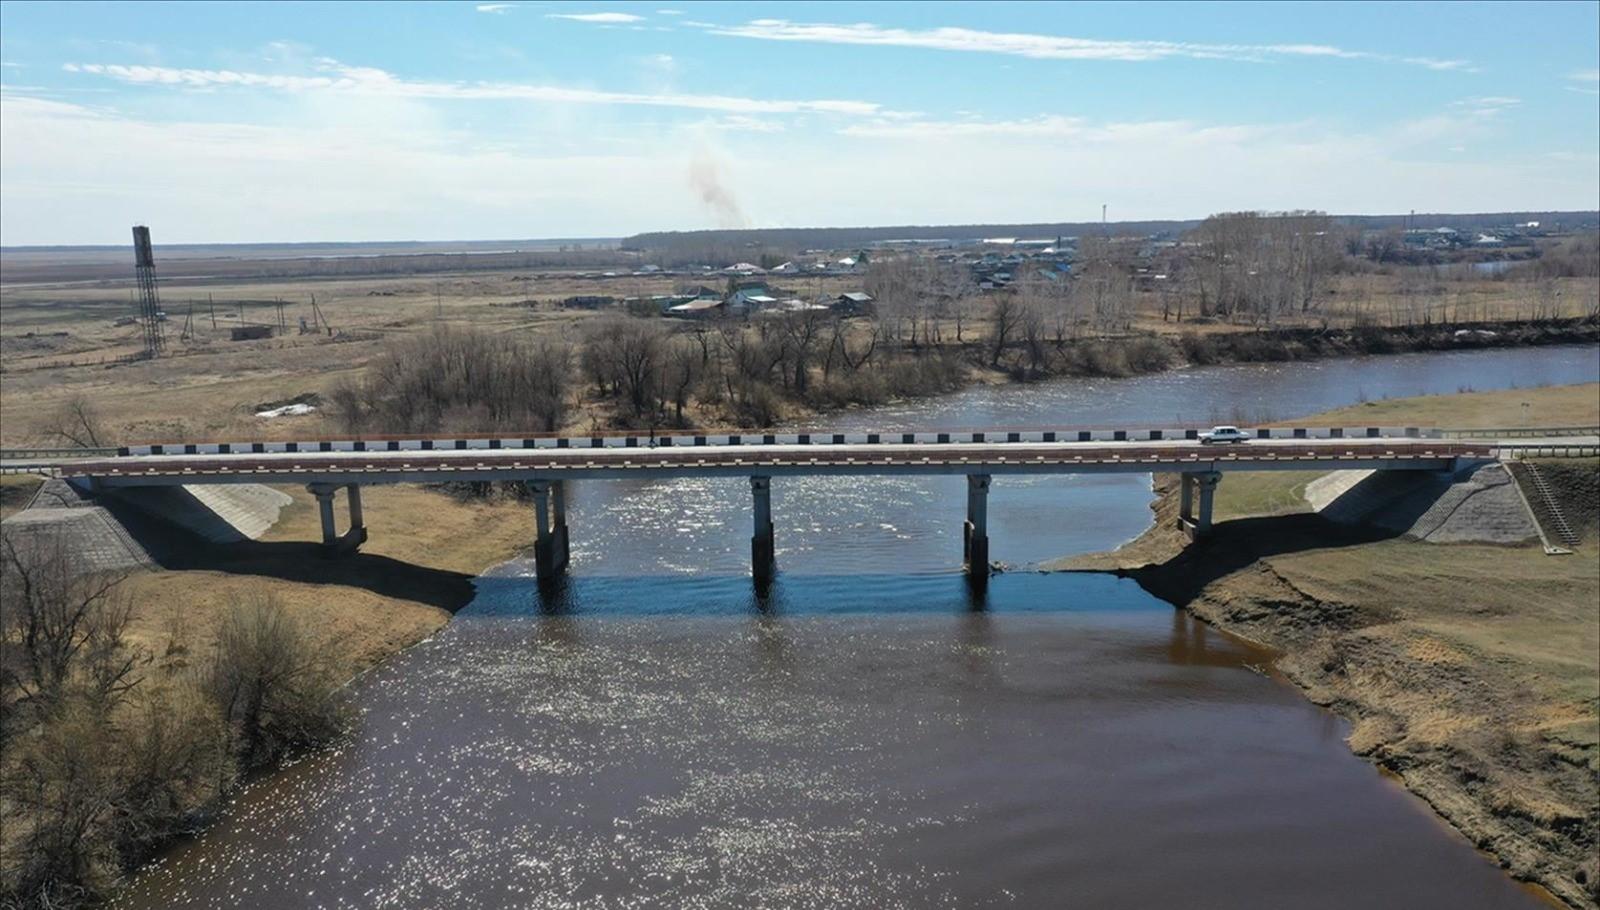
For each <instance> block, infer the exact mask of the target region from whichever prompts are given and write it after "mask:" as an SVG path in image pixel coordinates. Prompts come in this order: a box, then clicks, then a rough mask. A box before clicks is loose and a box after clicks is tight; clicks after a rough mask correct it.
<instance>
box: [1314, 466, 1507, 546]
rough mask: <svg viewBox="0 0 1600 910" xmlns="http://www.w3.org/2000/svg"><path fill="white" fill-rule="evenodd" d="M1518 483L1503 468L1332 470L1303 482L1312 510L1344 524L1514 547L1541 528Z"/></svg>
mask: <svg viewBox="0 0 1600 910" xmlns="http://www.w3.org/2000/svg"><path fill="white" fill-rule="evenodd" d="M1514 484H1515V481H1513V480H1512V478H1511V475H1510V473H1509V472H1508V471H1507V469H1506V467H1505V466H1504V465H1501V464H1498V463H1493V464H1484V465H1474V466H1472V467H1469V468H1466V469H1464V470H1462V471H1459V472H1457V473H1456V474H1453V475H1449V476H1441V475H1438V474H1426V473H1422V472H1416V473H1409V472H1399V471H1334V472H1331V473H1329V474H1327V475H1324V476H1323V477H1319V478H1317V479H1316V480H1313V481H1311V482H1310V483H1308V484H1306V487H1305V498H1306V502H1307V503H1308V504H1309V505H1310V507H1311V509H1312V511H1314V512H1315V513H1316V514H1318V515H1321V516H1322V517H1323V518H1325V519H1327V520H1329V521H1332V522H1336V523H1338V524H1341V525H1347V526H1352V527H1361V526H1368V527H1372V528H1380V529H1384V530H1389V531H1393V532H1395V533H1396V534H1400V535H1403V536H1405V537H1409V538H1412V539H1415V540H1423V541H1427V542H1430V543H1500V544H1517V543H1522V542H1524V541H1527V540H1529V539H1530V538H1533V537H1535V536H1537V534H1538V529H1537V528H1535V527H1534V524H1533V519H1532V516H1530V515H1529V514H1528V511H1527V509H1526V508H1525V507H1524V505H1523V501H1522V497H1520V496H1518V495H1517V490H1516V487H1515V485H1514Z"/></svg>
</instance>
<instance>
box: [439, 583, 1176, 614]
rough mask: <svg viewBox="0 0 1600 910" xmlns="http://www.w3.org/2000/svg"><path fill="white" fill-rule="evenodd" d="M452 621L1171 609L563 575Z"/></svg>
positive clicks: (928, 587)
mask: <svg viewBox="0 0 1600 910" xmlns="http://www.w3.org/2000/svg"><path fill="white" fill-rule="evenodd" d="M475 584H476V585H477V596H476V597H474V598H473V600H472V602H471V603H470V604H468V605H467V606H466V607H464V608H463V609H462V610H461V611H460V613H459V614H458V615H459V617H460V618H461V619H463V620H468V619H472V618H475V617H515V616H547V617H562V616H566V617H571V616H665V615H687V616H737V615H747V616H757V617H763V616H765V617H777V616H799V615H812V614H835V615H843V614H861V613H876V614H903V613H915V614H947V615H949V614H963V613H985V612H1005V613H1024V612H1025V613H1041V612H1064V611H1095V612H1107V611H1111V612H1115V611H1126V610H1171V609H1172V607H1171V606H1170V605H1169V604H1166V603H1164V602H1162V601H1161V600H1158V599H1157V598H1155V597H1153V596H1151V595H1150V594H1148V593H1146V592H1145V591H1144V590H1142V589H1141V588H1140V587H1139V586H1138V585H1137V584H1135V583H1133V582H1131V581H1128V580H1125V579H1119V578H1116V577H1113V576H1110V575H1091V574H1075V573H1048V572H1014V573H1005V574H999V575H995V576H993V577H991V578H989V579H988V580H987V582H986V583H975V582H973V581H972V580H969V579H968V578H967V576H966V575H965V574H962V573H956V572H947V573H938V574H933V573H930V574H918V575H887V574H877V575H785V574H779V575H778V577H777V578H776V579H775V580H774V581H773V582H772V584H771V585H770V586H769V587H768V589H767V591H766V593H765V596H762V594H760V593H758V592H757V590H756V589H755V586H754V585H753V584H752V583H751V581H750V579H749V577H747V576H737V575H721V576H706V575H681V576H621V575H569V576H566V577H564V578H561V579H559V580H557V581H556V582H555V583H553V584H549V585H541V584H539V583H538V582H537V581H535V580H534V579H533V578H531V577H526V576H484V577H480V578H478V579H477V580H476V581H475Z"/></svg>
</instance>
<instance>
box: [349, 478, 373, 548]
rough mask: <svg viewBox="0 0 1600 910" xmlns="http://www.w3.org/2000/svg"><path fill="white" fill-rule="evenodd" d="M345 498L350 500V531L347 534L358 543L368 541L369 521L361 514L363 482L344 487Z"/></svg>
mask: <svg viewBox="0 0 1600 910" xmlns="http://www.w3.org/2000/svg"><path fill="white" fill-rule="evenodd" d="M344 495H345V498H346V499H348V500H349V501H350V532H349V534H347V535H346V536H348V537H350V538H351V539H353V540H354V541H355V542H356V543H357V544H363V543H366V542H367V521H366V519H365V518H364V517H363V516H362V514H361V484H359V483H352V484H348V485H346V486H345V488H344Z"/></svg>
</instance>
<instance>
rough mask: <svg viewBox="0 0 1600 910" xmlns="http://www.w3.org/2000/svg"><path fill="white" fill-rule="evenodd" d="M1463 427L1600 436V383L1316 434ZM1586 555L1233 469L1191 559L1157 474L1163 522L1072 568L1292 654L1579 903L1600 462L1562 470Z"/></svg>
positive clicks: (1597, 635)
mask: <svg viewBox="0 0 1600 910" xmlns="http://www.w3.org/2000/svg"><path fill="white" fill-rule="evenodd" d="M1379 415H1381V416H1383V417H1384V418H1393V419H1404V420H1407V421H1413V422H1418V423H1430V424H1435V423H1444V424H1449V425H1455V426H1473V425H1478V426H1491V425H1526V424H1541V423H1544V424H1566V425H1594V424H1596V423H1600V386H1596V385H1593V384H1587V385H1582V386H1569V387H1554V388H1548V389H1530V390H1510V391H1504V392H1494V393H1477V394H1461V395H1451V396H1430V397H1426V398H1418V399H1397V400H1389V401H1385V402H1374V403H1371V404H1369V405H1361V406H1357V407H1354V408H1345V409H1340V410H1337V411H1332V412H1327V413H1323V414H1318V415H1314V416H1312V417H1308V418H1306V419H1307V420H1311V421H1316V422H1322V421H1327V422H1331V423H1339V422H1341V421H1352V422H1355V423H1366V422H1368V421H1367V420H1366V419H1365V418H1366V417H1368V416H1371V417H1377V416H1379ZM1545 474H1546V476H1547V477H1548V478H1550V480H1551V483H1552V485H1554V486H1555V487H1556V489H1557V495H1558V496H1563V497H1564V498H1566V499H1567V500H1568V501H1569V503H1571V506H1569V518H1571V519H1572V520H1573V521H1574V526H1575V529H1576V530H1577V531H1578V533H1579V535H1580V540H1579V545H1578V546H1577V547H1576V548H1575V549H1576V554H1575V555H1573V556H1567V557H1550V556H1546V555H1545V554H1544V553H1543V551H1542V549H1541V548H1540V547H1539V546H1538V544H1537V541H1534V542H1531V543H1525V544H1522V545H1515V546H1507V545H1487V544H1433V543H1423V542H1419V541H1415V540H1411V539H1406V538H1402V537H1396V536H1395V534H1394V532H1392V531H1381V530H1378V529H1375V528H1372V527H1362V526H1347V525H1340V524H1335V523H1334V522H1332V521H1329V520H1326V519H1324V518H1323V517H1321V516H1319V515H1315V514H1311V511H1312V510H1311V506H1310V504H1309V503H1308V502H1307V500H1306V497H1305V488H1306V484H1307V483H1309V482H1310V481H1312V480H1313V478H1312V477H1310V476H1301V475H1299V474H1283V475H1272V474H1249V473H1237V474H1235V473H1230V474H1228V475H1227V476H1226V478H1225V479H1224V480H1223V482H1222V484H1221V485H1220V486H1219V488H1218V493H1217V517H1218V520H1219V523H1218V525H1217V527H1216V530H1215V534H1214V535H1213V536H1212V537H1211V538H1210V539H1207V540H1205V541H1201V542H1198V543H1195V544H1189V543H1187V540H1186V538H1185V537H1184V535H1183V534H1182V533H1181V532H1180V531H1179V530H1178V529H1177V527H1176V513H1177V507H1178V505H1177V483H1176V478H1175V477H1173V476H1158V477H1156V478H1155V482H1154V491H1155V493H1156V499H1155V502H1154V503H1153V504H1152V509H1153V510H1154V512H1155V524H1154V526H1153V527H1151V528H1150V529H1149V530H1148V531H1147V532H1146V533H1145V534H1143V535H1141V536H1140V537H1139V538H1137V539H1136V540H1134V541H1132V542H1130V543H1128V544H1127V545H1125V546H1123V547H1122V548H1120V549H1118V550H1116V551H1114V552H1111V553H1104V554H1094V555H1090V556H1083V557H1076V558H1072V559H1067V560H1062V561H1060V562H1057V563H1054V564H1052V565H1051V568H1056V569H1071V570H1098V571H1112V572H1114V573H1115V574H1117V575H1119V576H1121V577H1126V578H1131V579H1133V580H1135V581H1137V582H1138V583H1139V584H1140V585H1141V586H1142V587H1143V588H1145V589H1146V590H1148V591H1150V592H1151V593H1153V594H1155V595H1157V596H1159V597H1161V598H1162V599H1164V600H1167V601H1168V602H1170V603H1172V604H1174V605H1176V606H1178V607H1180V608H1183V609H1185V610H1187V611H1189V612H1191V613H1193V614H1194V615H1195V616H1197V617H1199V618H1201V619H1204V620H1205V621H1207V622H1209V623H1212V624H1214V625H1216V626H1217V627H1219V628H1221V629H1223V630H1225V631H1228V632H1230V633H1232V634H1236V635H1240V636H1242V637H1244V638H1246V639H1248V640H1251V641H1255V642H1258V643H1260V644H1263V645H1265V646H1267V647H1269V648H1272V649H1273V650H1274V651H1276V652H1277V653H1278V655H1279V656H1278V658H1277V659H1276V661H1275V666H1276V668H1277V670H1278V671H1280V672H1281V673H1282V675H1283V676H1284V677H1285V678H1287V679H1288V680H1289V681H1291V682H1293V683H1294V684H1295V685H1297V686H1298V687H1299V688H1300V689H1301V690H1302V691H1303V692H1305V694H1306V696H1307V697H1308V698H1310V699H1311V700H1312V701H1314V702H1315V703H1317V704H1319V705H1323V706H1326V707H1327V708H1329V709H1330V710H1332V711H1334V712H1336V713H1338V714H1340V715H1341V716H1343V717H1345V718H1347V719H1348V720H1349V721H1350V722H1351V724H1352V729H1351V733H1350V736H1349V738H1348V742H1349V746H1350V748H1351V749H1352V750H1353V751H1354V752H1355V753H1357V754H1358V755H1362V756H1364V757H1366V758H1367V759H1368V760H1370V761H1372V762H1373V763H1375V764H1377V765H1379V766H1380V767H1382V768H1384V769H1386V770H1388V771H1390V772H1393V773H1394V774H1395V775H1396V776H1397V777H1398V778H1399V779H1400V780H1401V781H1402V782H1403V783H1404V784H1405V786H1406V787H1407V788H1408V789H1410V790H1411V791H1412V792H1413V793H1416V794H1417V795H1418V796H1420V797H1421V798H1422V799H1424V800H1425V801H1427V802H1428V803H1429V804H1430V805H1431V806H1432V807H1433V808H1434V809H1435V810H1436V811H1437V812H1438V813H1439V815H1440V816H1442V817H1443V818H1445V819H1446V820H1448V821H1449V822H1450V824H1451V825H1453V826H1454V827H1455V828H1456V829H1457V830H1459V831H1461V832H1462V833H1463V834H1464V835H1465V836H1466V837H1467V838H1468V839H1470V840H1471V841H1472V842H1473V843H1474V844H1475V845H1476V846H1478V847H1479V848H1480V849H1482V850H1484V851H1486V852H1487V853H1489V854H1491V855H1493V856H1494V857H1495V858H1496V859H1497V860H1498V861H1499V862H1500V863H1501V864H1502V865H1504V866H1505V867H1506V869H1507V870H1508V871H1510V872H1511V874H1513V875H1514V876H1516V877H1518V878H1520V879H1523V880H1526V881H1530V882H1533V883H1536V884H1538V885H1540V886H1542V887H1543V888H1545V889H1546V890H1548V891H1549V892H1550V893H1552V894H1553V895H1555V896H1557V897H1558V898H1560V899H1561V900H1563V901H1565V902H1566V903H1568V904H1570V905H1572V906H1591V905H1593V903H1594V902H1595V901H1596V899H1597V898H1600V881H1597V879H1600V868H1597V865H1596V860H1595V849H1596V843H1597V838H1600V805H1597V803H1600V793H1597V792H1596V786H1595V781H1596V773H1597V772H1600V714H1597V696H1600V665H1597V664H1600V657H1597V655H1600V615H1597V612H1596V610H1597V604H1600V568H1597V561H1596V558H1595V550H1596V544H1597V529H1596V524H1597V521H1600V518H1597V514H1596V511H1597V510H1596V495H1597V494H1596V490H1597V488H1600V482H1597V477H1600V464H1597V463H1596V462H1594V461H1592V460H1589V461H1581V462H1577V463H1573V462H1552V463H1550V464H1548V465H1547V466H1546V468H1545Z"/></svg>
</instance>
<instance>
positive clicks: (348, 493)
mask: <svg viewBox="0 0 1600 910" xmlns="http://www.w3.org/2000/svg"><path fill="white" fill-rule="evenodd" d="M340 486H341V484H332V483H308V484H306V492H308V493H310V494H311V495H313V496H315V497H317V512H318V513H319V514H320V517H321V518H322V547H323V552H324V553H325V554H326V555H328V556H337V555H339V554H342V553H353V552H355V550H356V548H357V547H360V546H361V545H362V544H363V543H366V542H367V524H366V519H365V518H364V517H363V516H362V514H361V485H360V484H354V483H350V484H343V485H342V486H343V487H344V489H345V500H346V501H347V503H348V505H349V508H350V529H349V530H348V531H346V532H345V533H344V536H342V537H341V536H340V535H339V529H338V526H337V523H336V521H335V519H334V514H333V498H334V496H335V495H337V494H338V492H339V487H340Z"/></svg>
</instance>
